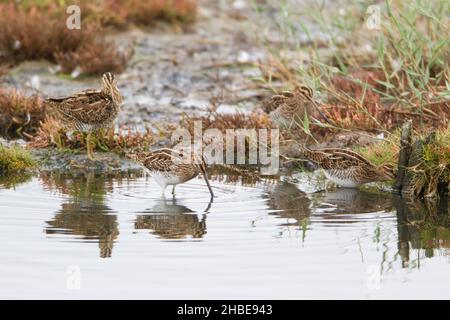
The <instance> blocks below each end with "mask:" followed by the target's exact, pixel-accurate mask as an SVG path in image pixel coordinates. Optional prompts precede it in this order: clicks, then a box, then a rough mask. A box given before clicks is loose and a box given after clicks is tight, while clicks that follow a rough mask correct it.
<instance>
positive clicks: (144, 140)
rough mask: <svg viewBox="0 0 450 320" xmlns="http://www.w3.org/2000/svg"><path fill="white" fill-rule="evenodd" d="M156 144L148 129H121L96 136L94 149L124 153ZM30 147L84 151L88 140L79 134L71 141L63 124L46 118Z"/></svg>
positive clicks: (110, 130)
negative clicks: (141, 130) (143, 130)
mask: <svg viewBox="0 0 450 320" xmlns="http://www.w3.org/2000/svg"><path fill="white" fill-rule="evenodd" d="M154 142H155V140H154V136H153V134H152V132H151V130H150V129H147V130H146V132H139V131H133V130H130V129H126V130H124V129H120V130H119V131H118V132H114V129H113V128H111V129H109V130H106V131H103V132H100V133H98V134H96V136H95V138H94V143H95V147H94V148H95V149H97V150H102V151H108V150H113V151H116V152H119V153H122V152H124V151H125V150H129V149H136V148H139V149H141V148H143V149H147V148H148V147H149V146H150V144H152V143H154ZM29 146H30V147H33V148H47V147H54V146H57V147H67V148H70V149H82V148H85V147H86V139H85V138H84V137H83V135H82V134H80V133H77V134H76V135H75V136H74V137H73V138H72V139H70V140H69V138H68V137H67V135H66V130H65V129H64V128H63V127H62V126H61V124H60V123H59V122H58V121H57V120H55V119H53V118H51V117H46V118H45V120H44V121H42V122H41V125H40V127H39V129H38V132H37V135H36V136H35V137H34V138H33V139H32V140H31V142H30V143H29Z"/></svg>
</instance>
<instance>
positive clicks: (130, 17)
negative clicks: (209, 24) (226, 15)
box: [94, 0, 197, 27]
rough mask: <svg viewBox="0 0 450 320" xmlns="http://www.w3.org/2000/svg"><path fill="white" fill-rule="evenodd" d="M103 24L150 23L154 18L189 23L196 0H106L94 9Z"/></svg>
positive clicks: (193, 17)
mask: <svg viewBox="0 0 450 320" xmlns="http://www.w3.org/2000/svg"><path fill="white" fill-rule="evenodd" d="M94 11H95V14H96V15H97V18H99V19H100V20H101V21H102V24H103V25H112V26H116V27H125V26H126V24H128V23H134V24H138V25H151V24H153V23H154V22H155V21H156V20H164V21H169V22H172V23H175V22H181V23H191V22H193V21H194V20H195V18H196V13H197V1H196V0H152V1H141V0H124V1H123V0H122V1H121V0H106V1H104V2H103V4H102V6H100V7H97V8H96V9H95V10H94Z"/></svg>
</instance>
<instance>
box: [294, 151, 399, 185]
mask: <svg viewBox="0 0 450 320" xmlns="http://www.w3.org/2000/svg"><path fill="white" fill-rule="evenodd" d="M300 152H301V154H302V157H303V158H304V159H306V160H309V161H311V162H313V163H314V164H316V165H317V166H319V167H320V168H322V169H323V170H324V172H325V175H326V177H327V178H328V179H330V180H331V181H333V182H335V183H336V184H338V185H340V186H342V187H347V188H356V187H358V186H360V185H362V184H364V183H369V182H376V181H389V180H392V179H394V178H395V175H394V172H393V169H392V168H391V167H390V166H388V165H382V166H376V165H374V164H373V163H372V162H370V161H369V160H367V159H366V158H364V157H363V156H361V155H359V154H358V153H356V152H354V151H351V150H347V149H339V148H326V149H318V150H311V149H308V148H306V147H301V149H300Z"/></svg>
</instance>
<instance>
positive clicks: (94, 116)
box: [45, 72, 122, 160]
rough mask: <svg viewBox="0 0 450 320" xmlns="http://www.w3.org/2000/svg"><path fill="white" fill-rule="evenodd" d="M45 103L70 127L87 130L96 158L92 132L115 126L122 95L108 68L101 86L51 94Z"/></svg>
mask: <svg viewBox="0 0 450 320" xmlns="http://www.w3.org/2000/svg"><path fill="white" fill-rule="evenodd" d="M45 103H46V104H47V105H48V106H49V107H50V109H51V110H54V113H55V114H56V116H57V117H58V118H59V120H60V122H61V123H62V125H64V126H65V127H66V128H67V129H68V130H76V131H80V132H85V133H87V137H86V148H87V153H88V157H89V159H91V160H92V159H93V157H92V144H91V136H92V133H94V132H96V131H98V130H100V129H108V128H110V127H111V125H112V124H113V122H114V120H115V119H116V117H117V115H118V114H119V111H120V107H121V105H122V95H121V94H120V91H119V89H118V88H117V82H116V80H115V78H114V75H113V74H112V73H109V72H107V73H105V74H104V75H103V76H102V87H101V89H100V90H91V89H89V90H84V91H81V92H79V93H76V94H74V95H71V96H69V97H66V98H48V99H46V100H45Z"/></svg>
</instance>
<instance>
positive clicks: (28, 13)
mask: <svg viewBox="0 0 450 320" xmlns="http://www.w3.org/2000/svg"><path fill="white" fill-rule="evenodd" d="M60 11H61V10H60V9H59V8H58V7H56V6H49V7H48V8H47V9H46V10H45V11H44V10H42V9H38V8H37V7H31V8H29V9H24V8H21V7H19V6H17V5H14V4H0V52H2V54H3V57H2V60H4V61H10V62H14V63H18V62H21V61H24V60H35V59H46V60H49V61H51V62H54V63H58V64H60V65H61V66H62V67H63V69H64V71H66V72H70V71H72V70H73V69H75V68H76V67H79V68H80V70H81V72H85V73H91V74H101V73H102V72H106V71H112V72H120V71H122V70H123V68H124V67H125V57H123V55H121V54H120V53H119V52H118V51H117V49H116V48H115V45H114V44H113V43H110V42H107V41H105V40H104V39H103V38H101V37H99V35H98V29H97V28H95V27H92V26H86V27H84V28H82V29H81V30H69V29H67V28H66V25H65V19H61V18H58V16H61V12H60ZM37 26H39V27H37Z"/></svg>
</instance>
